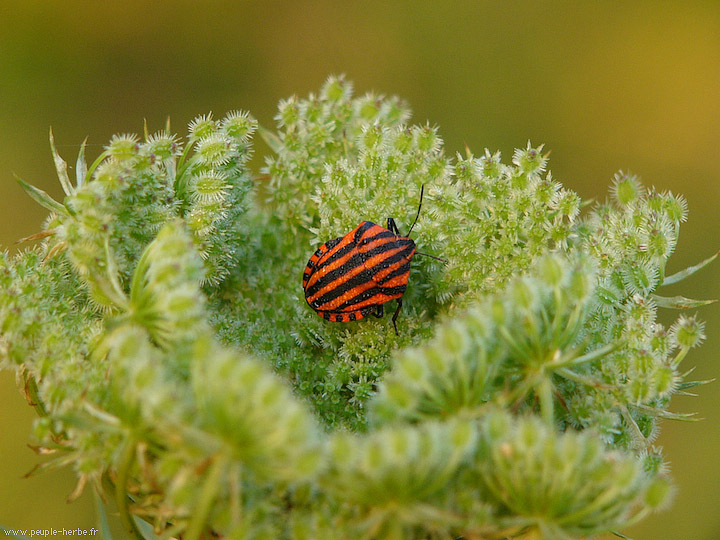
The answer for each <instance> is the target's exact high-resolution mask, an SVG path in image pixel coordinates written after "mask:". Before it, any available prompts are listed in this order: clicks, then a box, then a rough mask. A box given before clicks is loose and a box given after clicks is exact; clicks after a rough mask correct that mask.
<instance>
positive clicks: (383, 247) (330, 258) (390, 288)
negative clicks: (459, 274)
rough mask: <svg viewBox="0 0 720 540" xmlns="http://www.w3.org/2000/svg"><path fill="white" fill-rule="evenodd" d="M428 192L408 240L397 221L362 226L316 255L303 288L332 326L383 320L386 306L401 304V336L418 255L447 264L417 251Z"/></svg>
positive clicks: (305, 276) (391, 219) (304, 277)
mask: <svg viewBox="0 0 720 540" xmlns="http://www.w3.org/2000/svg"><path fill="white" fill-rule="evenodd" d="M424 189H425V186H422V188H421V189H420V203H419V204H418V209H417V215H416V216H415V221H413V224H412V226H411V227H410V230H409V231H408V233H407V235H406V236H403V235H401V234H400V231H399V230H398V228H397V225H396V224H395V220H394V219H393V218H388V220H387V228H383V227H381V226H380V225H377V224H375V223H373V222H371V221H363V222H362V223H360V224H359V225H358V226H357V227H355V228H354V229H353V230H352V231H350V232H349V233H347V234H346V235H345V236H340V237H338V238H335V239H333V240H330V241H329V242H326V243H324V244H323V245H322V246H320V247H319V248H318V250H317V251H316V252H315V253H313V255H312V257H310V260H309V261H308V263H307V266H306V267H305V271H304V272H303V280H302V286H303V289H304V291H305V300H306V301H307V303H308V304H309V305H310V307H311V308H313V309H314V310H315V311H316V312H317V314H318V315H320V316H321V317H322V318H323V319H326V320H328V321H333V322H348V321H359V320H360V319H362V318H364V317H366V316H367V315H374V316H375V317H378V318H379V317H382V316H383V313H384V309H383V306H384V304H385V303H386V302H389V301H390V300H397V309H396V310H395V313H394V314H393V316H392V322H393V327H394V328H395V334H398V330H397V318H398V314H399V313H400V309H401V308H402V296H403V294H405V289H406V288H407V282H408V277H409V275H410V261H411V260H412V258H413V256H414V255H424V256H426V257H431V258H433V259H436V260H439V261H442V262H447V261H446V260H445V259H441V258H440V257H434V256H432V255H428V254H426V253H420V252H418V251H416V247H415V242H414V241H413V240H412V239H411V238H410V233H411V232H412V230H413V227H415V223H417V220H418V217H420V208H422V199H423V192H424ZM398 335H399V334H398Z"/></svg>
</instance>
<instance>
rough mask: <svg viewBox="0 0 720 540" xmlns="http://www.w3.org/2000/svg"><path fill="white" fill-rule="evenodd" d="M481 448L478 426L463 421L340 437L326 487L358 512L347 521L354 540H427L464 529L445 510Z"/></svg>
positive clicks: (334, 446)
mask: <svg viewBox="0 0 720 540" xmlns="http://www.w3.org/2000/svg"><path fill="white" fill-rule="evenodd" d="M476 443H477V428H476V426H475V425H474V424H473V423H472V422H469V421H463V420H458V421H454V420H453V421H448V422H445V423H436V422H427V423H425V424H423V425H421V426H411V427H410V426H408V427H401V428H397V429H380V430H378V431H376V432H374V433H372V434H371V435H367V436H358V435H351V434H348V433H337V434H335V435H334V436H333V437H332V439H331V440H330V443H329V447H330V450H329V452H330V465H329V467H328V469H327V470H326V472H325V475H324V477H323V478H322V479H321V483H322V484H323V485H324V487H325V489H327V490H328V491H329V492H330V493H332V494H333V495H334V496H335V497H337V498H338V499H339V500H340V501H344V502H346V503H350V504H351V505H352V506H353V513H352V514H351V515H348V516H347V517H346V519H348V520H349V521H350V524H351V527H353V529H355V528H356V529H357V530H356V531H355V533H354V536H357V537H360V535H365V536H366V537H368V538H397V539H401V538H426V537H427V535H428V534H431V532H432V531H434V530H435V531H436V532H439V531H446V530H448V529H450V528H452V527H453V526H458V525H459V524H460V522H461V519H460V516H459V515H453V512H452V511H451V510H450V509H449V508H447V509H444V508H442V507H443V506H444V505H445V501H444V497H445V496H446V495H447V488H448V486H449V485H450V484H451V482H452V481H453V480H454V479H455V477H456V476H457V474H458V471H459V470H460V467H461V466H462V465H463V463H464V462H465V461H466V460H468V459H469V457H470V456H471V455H472V453H473V452H474V451H475V445H476ZM351 530H352V529H351Z"/></svg>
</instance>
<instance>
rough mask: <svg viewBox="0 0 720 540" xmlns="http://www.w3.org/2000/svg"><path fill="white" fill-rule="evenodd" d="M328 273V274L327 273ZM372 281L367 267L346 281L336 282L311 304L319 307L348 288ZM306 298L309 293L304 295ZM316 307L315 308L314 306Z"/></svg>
mask: <svg viewBox="0 0 720 540" xmlns="http://www.w3.org/2000/svg"><path fill="white" fill-rule="evenodd" d="M328 275H329V274H328ZM368 282H370V283H372V273H370V272H369V271H368V270H367V269H363V270H362V271H361V272H359V273H358V274H356V275H354V276H353V277H351V278H350V279H347V280H346V281H343V282H340V283H338V285H337V286H336V287H334V288H332V289H330V290H329V291H327V292H326V293H325V294H323V295H322V296H320V297H319V298H316V299H315V300H313V302H312V304H311V305H313V304H314V305H313V307H315V306H317V307H321V306H323V305H325V304H327V303H328V302H332V301H333V300H335V299H336V298H337V297H339V296H342V295H343V294H345V293H346V292H348V291H349V290H350V289H353V288H355V287H357V286H359V285H362V284H364V283H368ZM305 296H306V298H307V297H308V296H310V295H307V294H306V295H305ZM316 309H317V308H316Z"/></svg>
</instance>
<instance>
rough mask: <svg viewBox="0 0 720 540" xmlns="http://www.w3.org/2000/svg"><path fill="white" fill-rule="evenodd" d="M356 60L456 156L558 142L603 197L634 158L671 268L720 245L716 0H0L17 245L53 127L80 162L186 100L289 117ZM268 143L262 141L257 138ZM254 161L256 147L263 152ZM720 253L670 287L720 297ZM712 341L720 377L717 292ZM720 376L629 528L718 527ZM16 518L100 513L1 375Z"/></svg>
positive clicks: (2, 480)
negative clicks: (670, 204)
mask: <svg viewBox="0 0 720 540" xmlns="http://www.w3.org/2000/svg"><path fill="white" fill-rule="evenodd" d="M332 73H345V74H347V76H348V78H349V79H351V80H353V81H354V83H355V87H356V89H357V92H358V93H362V92H365V91H368V90H376V91H378V92H383V93H386V94H398V95H400V96H402V97H404V98H405V99H407V100H408V102H409V103H410V105H411V107H412V109H413V111H414V115H413V120H414V121H415V122H420V123H425V122H426V121H429V122H430V123H431V124H436V125H438V126H439V127H440V133H441V135H442V137H443V138H444V140H445V142H446V150H447V152H448V153H449V154H454V153H455V152H456V151H461V150H463V148H464V145H465V144H467V145H468V146H469V147H470V148H471V149H472V150H473V151H474V152H475V153H476V154H478V153H481V152H482V150H483V149H484V148H485V147H488V148H490V149H491V150H496V149H499V150H502V152H503V155H504V156H505V159H509V158H510V156H511V152H512V149H513V148H515V147H518V146H524V145H525V144H526V143H527V141H528V139H530V140H531V141H532V142H533V143H535V144H536V143H541V142H544V143H545V144H546V146H545V148H546V149H550V150H552V155H551V159H550V168H551V169H552V171H553V173H554V175H555V177H556V178H557V179H559V180H560V181H561V182H562V183H563V184H565V185H566V186H567V187H569V188H572V189H575V190H576V191H578V192H579V193H580V195H581V196H582V197H583V198H591V197H595V198H604V197H605V195H606V193H607V187H608V185H609V182H610V179H611V177H612V175H613V173H614V172H615V171H617V170H618V169H624V170H630V171H632V172H635V173H637V174H639V175H640V176H641V177H642V179H643V180H644V182H646V183H648V184H654V185H655V186H657V187H659V188H660V189H670V190H673V191H675V192H679V193H682V194H684V195H685V197H686V198H687V199H688V202H689V207H690V218H689V220H688V222H687V223H686V224H685V225H684V226H683V228H682V235H681V239H680V243H679V246H678V249H677V251H676V254H675V255H674V257H673V259H672V260H671V262H670V269H669V270H670V272H672V271H675V270H678V269H680V268H682V267H684V266H686V265H688V264H693V263H695V262H697V261H699V260H700V259H702V258H704V257H706V256H708V255H710V254H711V253H712V252H714V251H715V250H716V249H718V248H719V247H720V238H719V237H718V232H720V224H719V223H718V218H717V217H718V205H719V203H720V187H719V186H718V179H719V178H720V158H719V156H720V147H719V145H718V143H719V142H720V141H719V140H718V134H719V133H720V3H718V2H716V1H705V2H702V1H684V2H666V1H655V2H595V1H574V2H569V1H568V2H559V1H556V2H553V1H550V2H539V1H507V2H488V1H469V0H468V1H463V2H450V1H448V2H443V1H440V0H436V1H434V2H432V1H414V2H411V1H403V2H392V1H390V2H387V1H367V2H340V1H337V2H330V1H324V2H323V1H319V2H309V1H308V2H299V1H292V2H270V1H266V2H259V1H249V2H220V1H216V0H193V1H186V0H176V1H173V2H170V1H162V0H161V1H154V2H141V1H139V0H126V1H118V2H114V1H113V2H102V1H98V0H87V1H72V0H63V1H60V0H2V2H1V3H0V189H1V190H2V191H1V192H0V193H2V195H1V196H0V246H4V247H5V248H7V249H10V250H14V249H15V248H14V247H13V246H12V242H13V241H14V240H16V239H18V238H21V237H23V236H27V235H29V234H32V233H33V232H36V231H38V230H39V227H40V225H41V222H42V219H43V217H44V215H45V212H44V211H43V210H42V209H41V208H39V207H38V206H37V205H35V204H34V203H33V202H32V201H31V200H30V199H29V198H27V196H26V195H25V194H24V193H23V192H22V191H21V189H20V188H19V187H18V185H17V184H16V183H15V181H14V180H13V173H17V174H18V175H20V176H22V177H23V178H24V179H25V180H27V181H29V182H31V183H33V184H35V185H38V186H39V187H42V188H43V189H45V190H47V191H48V192H49V193H51V194H52V195H54V196H55V197H60V196H61V191H60V187H59V184H58V183H57V180H56V178H55V177H54V170H53V164H52V160H51V157H50V152H49V147H48V142H47V131H48V127H49V126H52V127H53V130H54V132H55V137H56V140H57V143H58V148H59V150H60V152H61V154H63V155H64V156H65V157H66V158H67V159H68V161H69V162H70V163H74V159H75V156H76V154H77V150H78V147H79V143H80V142H81V141H82V140H83V139H84V138H85V136H86V135H88V136H89V147H88V152H89V154H90V159H93V158H94V157H95V155H97V153H98V152H99V151H100V150H101V148H102V144H103V143H105V142H106V141H107V140H108V139H109V137H110V136H111V135H112V134H113V133H116V132H140V131H141V130H142V124H143V120H144V119H147V122H148V125H149V126H150V128H151V130H152V129H157V128H160V127H162V125H163V124H164V122H165V119H166V118H167V117H168V116H169V117H170V118H171V120H172V122H173V126H174V128H175V129H177V130H178V131H179V132H180V133H184V129H185V128H184V126H185V124H186V123H187V122H188V121H189V120H191V119H192V118H193V117H194V116H195V115H197V114H200V113H205V112H208V111H214V112H215V113H216V114H218V115H221V114H223V113H224V112H226V111H227V110H230V109H236V108H242V109H249V110H250V111H251V112H252V113H253V114H254V115H255V116H256V117H257V118H258V119H259V121H260V122H261V123H262V124H264V125H271V124H272V116H273V114H274V110H275V106H276V104H277V101H278V100H279V99H280V98H284V97H287V96H289V95H291V94H293V93H297V94H300V95H305V94H307V93H308V92H310V91H313V90H316V89H317V88H318V87H319V86H320V85H321V84H322V82H323V81H324V80H325V78H326V77H327V76H328V75H329V74H332ZM258 150H259V151H260V152H262V151H264V150H265V148H264V147H262V146H259V148H258ZM256 164H257V160H256ZM719 276H720V263H716V264H715V265H714V266H712V267H710V268H709V269H706V270H705V271H703V272H702V273H701V274H699V275H696V276H694V277H693V278H691V279H690V280H688V281H687V282H686V283H684V284H683V285H681V286H675V287H674V288H673V289H672V290H671V291H670V293H671V294H681V293H682V294H684V295H686V296H691V297H701V298H707V297H714V298H718V297H720V279H719ZM701 317H702V318H703V319H705V320H706V321H707V332H708V335H709V337H708V339H707V342H706V343H705V345H704V346H703V347H702V348H701V349H699V350H698V351H696V352H693V353H692V354H691V355H690V356H689V358H688V359H687V360H686V361H685V362H686V365H685V367H688V368H689V367H691V366H697V369H696V371H695V373H694V375H693V376H694V377H695V378H699V379H707V378H711V377H715V376H718V375H719V374H720V362H719V361H718V357H717V354H716V351H717V350H718V347H719V346H720V308H718V306H717V305H714V306H710V307H707V308H705V309H703V310H702V313H701ZM718 384H720V383H715V384H712V385H708V386H705V387H702V388H700V390H699V397H697V398H685V397H683V398H677V399H676V400H675V401H674V403H673V410H674V411H678V412H689V411H699V416H701V417H702V418H704V420H703V421H702V422H699V423H677V422H668V421H666V422H664V423H663V425H662V435H661V437H660V439H659V441H658V444H659V445H662V446H663V447H664V449H665V453H666V455H667V458H668V459H669V460H670V462H671V467H672V472H673V475H674V478H675V480H676V482H677V486H678V491H677V495H676V499H675V503H674V505H673V506H672V508H671V509H670V510H668V511H666V512H664V513H661V514H659V515H656V516H653V517H651V518H649V519H647V520H646V521H644V522H643V523H642V524H640V525H639V526H636V527H634V528H632V529H630V530H628V531H626V533H627V534H629V535H630V536H632V537H633V538H635V540H676V539H677V540H717V539H718V538H720V459H718V455H719V453H720V400H718V398H717V397H716V396H717V395H718ZM0 400H2V404H1V405H0V524H3V525H5V526H11V527H18V528H35V529H38V528H47V527H54V528H56V529H57V528H61V527H65V528H77V527H80V528H85V529H89V528H90V527H92V526H93V525H96V522H95V518H94V515H93V508H92V499H91V498H90V497H89V496H88V494H85V495H84V496H83V497H82V498H81V499H80V500H78V501H77V502H75V503H73V504H70V505H68V504H66V503H65V497H66V495H67V494H68V493H70V491H71V490H72V489H73V486H74V477H73V474H72V473H71V472H70V471H63V472H53V473H49V474H43V475H40V476H38V477H33V478H30V479H23V478H21V476H22V475H23V474H24V473H25V472H27V471H29V470H30V469H31V467H32V466H33V465H34V464H36V463H38V462H39V460H40V459H41V458H39V457H38V456H36V455H35V454H33V453H32V452H31V451H30V450H29V449H28V448H27V447H26V443H27V442H28V440H29V435H30V425H31V422H32V418H33V413H32V410H31V409H30V408H29V407H28V406H27V405H26V404H25V402H24V400H23V398H22V397H21V396H20V394H19V393H18V392H17V391H16V390H15V388H14V383H13V377H12V376H11V375H10V374H9V373H7V372H4V373H2V374H0Z"/></svg>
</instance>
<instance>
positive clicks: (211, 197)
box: [57, 113, 256, 307]
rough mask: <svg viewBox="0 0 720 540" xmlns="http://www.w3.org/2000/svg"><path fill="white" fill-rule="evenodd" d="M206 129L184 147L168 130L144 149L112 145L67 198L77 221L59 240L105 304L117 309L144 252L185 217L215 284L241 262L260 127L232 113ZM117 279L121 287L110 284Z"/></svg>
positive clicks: (61, 228) (119, 142) (64, 225)
mask: <svg viewBox="0 0 720 540" xmlns="http://www.w3.org/2000/svg"><path fill="white" fill-rule="evenodd" d="M203 118H205V117H203ZM198 123H199V122H198ZM203 125H204V131H200V130H199V129H195V130H193V131H191V134H190V136H189V142H188V146H187V147H185V148H183V145H182V143H181V142H180V141H179V140H178V139H177V138H176V137H175V136H174V135H170V134H168V133H167V132H165V131H161V132H158V133H156V134H153V135H148V136H146V139H145V140H144V141H143V142H139V141H138V139H137V137H135V136H133V135H124V136H119V137H115V138H113V139H112V140H111V141H110V144H109V145H108V146H107V148H106V150H105V152H104V153H103V154H101V156H100V157H99V158H98V160H96V162H95V163H94V164H93V166H92V167H91V168H90V170H89V171H88V178H86V179H85V182H84V183H83V184H82V185H78V186H77V188H76V189H74V190H73V192H72V193H71V194H69V196H68V197H67V198H66V200H65V206H66V207H67V208H68V209H69V210H70V214H69V215H68V216H62V219H61V220H60V224H59V225H58V232H59V234H58V235H57V238H58V241H59V242H62V243H65V244H66V245H67V248H68V252H69V254H70V257H71V260H72V261H73V263H74V264H75V266H76V267H77V269H78V271H79V272H80V273H81V275H83V276H86V278H87V279H88V281H89V284H90V286H91V291H92V293H93V298H94V299H95V300H96V301H97V302H98V303H99V304H101V305H103V306H106V307H113V306H116V305H117V303H118V289H119V286H127V284H128V282H129V278H130V275H131V273H132V272H133V269H134V265H135V264H136V262H137V260H138V257H139V255H140V253H141V252H142V251H143V250H144V248H145V246H147V244H148V243H149V242H150V240H152V238H154V237H155V235H156V234H157V232H158V231H159V229H160V227H161V226H162V225H163V224H164V223H166V222H168V221H170V220H173V219H177V218H178V217H180V218H183V219H184V220H185V222H186V223H187V226H188V228H189V230H190V231H191V232H192V234H193V238H194V240H195V242H196V244H197V245H198V247H199V249H200V251H201V254H202V256H203V260H204V263H205V267H206V274H205V279H206V280H207V281H208V282H210V283H211V284H217V283H219V282H221V281H222V280H223V279H224V278H225V277H226V275H227V273H228V272H229V269H230V268H231V267H232V266H233V265H234V264H235V263H236V260H237V258H238V257H239V253H240V251H241V248H242V243H243V237H242V236H241V233H240V230H241V229H240V228H239V227H238V220H239V219H240V216H242V215H243V213H244V212H245V209H246V206H245V204H244V199H245V196H246V194H247V192H248V191H249V189H250V186H251V177H250V174H249V172H248V171H247V169H246V166H245V164H246V162H247V160H248V159H249V157H250V155H251V149H250V138H251V136H252V134H253V132H254V131H255V128H256V123H255V121H254V120H253V119H252V118H250V117H249V116H247V115H246V114H245V113H230V114H228V115H227V116H226V117H225V118H224V119H222V120H221V121H217V122H216V121H212V120H210V119H209V117H208V118H207V119H206V121H205V123H204V124H203ZM108 249H109V252H110V254H111V255H112V257H113V258H114V260H109V259H108V257H109V256H110V255H109V254H108ZM109 273H110V274H115V273H116V274H117V276H116V277H114V276H112V275H108V274H109ZM113 279H117V280H118V282H119V286H118V285H115V284H112V283H108V281H112V280H113Z"/></svg>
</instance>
